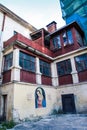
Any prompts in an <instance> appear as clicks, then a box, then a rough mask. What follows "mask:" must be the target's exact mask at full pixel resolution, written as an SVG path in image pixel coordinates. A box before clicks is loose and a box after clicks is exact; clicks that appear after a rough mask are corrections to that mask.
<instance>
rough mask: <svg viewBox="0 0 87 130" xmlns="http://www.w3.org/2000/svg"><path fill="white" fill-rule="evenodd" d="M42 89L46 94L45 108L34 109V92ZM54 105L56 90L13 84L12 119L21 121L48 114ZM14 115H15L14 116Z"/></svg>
mask: <svg viewBox="0 0 87 130" xmlns="http://www.w3.org/2000/svg"><path fill="white" fill-rule="evenodd" d="M37 87H42V88H43V89H44V91H45V94H46V107H44V108H35V90H36V88H37ZM55 103H56V90H55V89H54V88H50V87H43V86H41V85H40V86H36V85H31V84H21V83H19V84H15V87H14V110H15V111H14V115H15V116H14V119H15V118H16V116H17V117H18V118H19V119H20V120H23V119H25V118H31V117H34V116H43V115H46V114H49V113H50V112H51V110H52V109H53V107H54V105H55ZM15 113H16V114H15Z"/></svg>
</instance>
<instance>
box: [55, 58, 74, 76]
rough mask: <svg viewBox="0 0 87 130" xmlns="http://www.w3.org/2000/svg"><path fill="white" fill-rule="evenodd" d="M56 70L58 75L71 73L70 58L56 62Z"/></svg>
mask: <svg viewBox="0 0 87 130" xmlns="http://www.w3.org/2000/svg"><path fill="white" fill-rule="evenodd" d="M57 72H58V75H59V76H63V75H66V74H71V72H72V68H71V62H70V60H69V59H68V60H65V61H61V62H58V63H57Z"/></svg>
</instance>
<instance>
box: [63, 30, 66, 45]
mask: <svg viewBox="0 0 87 130" xmlns="http://www.w3.org/2000/svg"><path fill="white" fill-rule="evenodd" d="M63 44H64V46H66V45H67V35H66V32H64V33H63Z"/></svg>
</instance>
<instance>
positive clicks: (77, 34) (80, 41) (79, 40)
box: [76, 31, 83, 46]
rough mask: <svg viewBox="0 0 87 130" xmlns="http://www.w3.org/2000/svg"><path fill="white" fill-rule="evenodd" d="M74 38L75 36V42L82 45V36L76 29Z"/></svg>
mask: <svg viewBox="0 0 87 130" xmlns="http://www.w3.org/2000/svg"><path fill="white" fill-rule="evenodd" d="M76 38H77V42H78V43H79V44H80V45H81V46H82V45H83V40H82V37H81V35H80V33H79V32H78V31H76Z"/></svg>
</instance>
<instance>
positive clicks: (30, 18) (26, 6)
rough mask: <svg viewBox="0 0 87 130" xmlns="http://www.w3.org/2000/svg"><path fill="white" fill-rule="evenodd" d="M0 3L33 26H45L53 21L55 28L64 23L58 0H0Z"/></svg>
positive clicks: (38, 27)
mask: <svg viewBox="0 0 87 130" xmlns="http://www.w3.org/2000/svg"><path fill="white" fill-rule="evenodd" d="M0 3H1V4H3V5H4V6H6V7H7V8H8V9H10V10H11V11H13V12H14V13H15V14H16V15H18V16H20V17H21V18H23V19H24V20H25V21H27V22H28V23H30V24H31V25H33V26H34V27H35V28H37V29H40V28H46V25H48V24H49V23H51V22H52V21H55V22H56V23H57V28H60V27H62V26H64V25H65V22H64V20H63V19H62V13H61V8H60V3H59V0H0Z"/></svg>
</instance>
